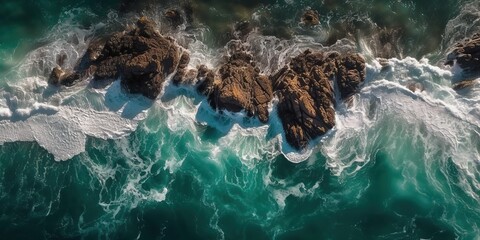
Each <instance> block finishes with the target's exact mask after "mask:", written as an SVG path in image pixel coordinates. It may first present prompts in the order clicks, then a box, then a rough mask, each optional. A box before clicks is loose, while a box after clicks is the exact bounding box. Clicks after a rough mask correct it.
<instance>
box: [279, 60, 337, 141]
mask: <svg viewBox="0 0 480 240" xmlns="http://www.w3.org/2000/svg"><path fill="white" fill-rule="evenodd" d="M337 56H338V54H337V53H332V54H329V55H325V54H323V53H312V52H310V51H305V52H304V53H302V54H300V55H299V56H297V57H295V58H294V59H292V61H291V62H290V64H289V65H288V66H285V67H284V68H282V69H281V70H280V71H279V72H278V73H276V74H275V75H273V76H272V79H273V82H274V89H275V94H276V95H277V96H278V98H279V103H278V115H279V117H280V120H281V121H282V125H283V129H284V130H285V135H286V140H287V142H288V143H289V144H290V145H292V146H293V147H295V148H297V149H302V148H305V147H306V146H307V145H308V142H309V141H310V140H312V139H314V138H316V137H318V136H320V135H323V134H324V133H325V132H327V131H328V130H329V129H331V128H332V127H333V126H334V125H335V110H334V109H333V105H334V92H333V85H332V83H331V82H330V80H329V77H333V76H334V75H335V72H336V66H335V65H336V64H335V59H336V57H337Z"/></svg>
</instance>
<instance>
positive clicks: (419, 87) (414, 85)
mask: <svg viewBox="0 0 480 240" xmlns="http://www.w3.org/2000/svg"><path fill="white" fill-rule="evenodd" d="M407 88H408V90H410V91H412V92H416V91H419V92H423V90H425V87H424V86H423V84H422V83H420V82H416V81H408V82H407Z"/></svg>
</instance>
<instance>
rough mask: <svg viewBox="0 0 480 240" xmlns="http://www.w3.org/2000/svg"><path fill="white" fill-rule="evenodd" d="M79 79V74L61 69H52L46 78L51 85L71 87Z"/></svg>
mask: <svg viewBox="0 0 480 240" xmlns="http://www.w3.org/2000/svg"><path fill="white" fill-rule="evenodd" d="M79 79H80V74H78V73H76V72H71V71H65V70H63V69H62V68H61V67H55V68H53V70H52V72H51V73H50V76H49V78H48V83H50V84H52V85H64V86H72V85H73V84H75V82H77V81H78V80H79Z"/></svg>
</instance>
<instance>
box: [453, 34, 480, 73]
mask: <svg viewBox="0 0 480 240" xmlns="http://www.w3.org/2000/svg"><path fill="white" fill-rule="evenodd" d="M455 61H456V63H457V64H458V66H460V68H462V69H463V70H464V71H465V72H466V73H469V74H473V73H478V72H480V33H476V34H474V35H473V36H472V37H471V38H467V39H465V40H463V41H462V42H459V43H457V44H455V46H454V47H453V49H452V50H451V51H450V53H449V54H448V55H447V61H446V62H445V64H446V65H451V66H452V65H453V64H454V62H455Z"/></svg>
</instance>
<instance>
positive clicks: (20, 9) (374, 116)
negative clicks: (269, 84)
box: [0, 0, 480, 239]
mask: <svg viewBox="0 0 480 240" xmlns="http://www.w3.org/2000/svg"><path fill="white" fill-rule="evenodd" d="M437 2H438V1H376V0H375V1H363V2H355V3H351V2H350V1H345V3H344V2H342V3H338V2H337V1H299V2H293V1H292V2H290V1H262V2H261V3H257V2H253V1H252V2H244V3H241V2H240V1H236V2H235V4H233V5H229V4H226V3H217V2H214V1H198V2H194V3H193V5H194V9H197V11H199V13H197V14H196V15H195V16H196V19H195V21H196V23H195V24H194V26H193V27H192V28H181V29H179V30H177V31H174V32H170V34H171V35H173V36H174V37H175V38H176V39H177V41H179V42H189V41H188V40H191V39H195V40H196V41H190V44H189V46H188V47H187V49H188V50H189V51H190V52H191V57H192V63H191V66H190V67H195V65H196V64H199V63H207V64H208V65H210V66H212V67H213V66H215V64H217V62H216V59H218V58H219V57H220V56H221V54H222V53H221V51H220V50H221V46H222V44H223V43H224V41H225V39H224V36H223V34H224V33H225V31H226V29H227V27H228V25H229V24H230V23H231V21H236V20H241V19H245V18H247V19H250V20H252V21H257V20H255V19H259V20H258V24H259V29H260V30H259V31H258V32H257V33H255V34H253V35H252V36H251V37H250V38H248V39H247V42H248V43H249V44H250V45H252V46H253V47H252V49H253V50H252V53H253V54H254V56H255V57H256V59H257V61H258V62H259V64H258V66H259V67H260V68H261V70H262V71H264V72H266V73H268V72H270V71H273V70H272V69H275V68H276V67H279V66H283V64H284V63H285V62H286V61H287V59H285V58H284V57H283V56H285V55H295V54H298V53H299V52H302V51H303V50H304V49H306V48H314V49H323V46H325V45H326V42H328V41H329V40H328V39H329V37H328V33H329V32H331V31H333V28H334V27H335V26H339V25H338V24H340V25H341V23H343V22H348V21H351V22H355V23H356V24H358V25H355V27H356V28H358V29H360V30H359V32H358V34H357V36H356V37H354V38H353V40H352V41H351V42H349V41H345V42H342V44H341V45H342V46H348V47H351V48H354V49H356V50H358V51H360V52H362V53H363V54H364V55H365V56H366V58H367V62H368V66H367V72H368V77H367V81H366V83H365V85H364V86H363V87H362V89H361V91H360V92H359V93H358V94H357V95H356V96H355V97H354V100H353V102H352V105H351V106H350V107H347V106H344V105H343V104H340V105H339V106H337V116H336V125H337V126H336V128H335V129H334V130H333V131H331V132H330V133H329V134H327V135H326V136H325V137H323V138H321V139H319V140H318V141H317V142H316V143H314V144H313V145H312V146H311V147H310V148H309V149H308V150H307V151H306V152H304V153H290V152H289V151H288V148H286V147H285V145H284V144H283V141H282V132H281V130H279V129H280V128H281V124H280V123H279V122H278V118H276V117H275V106H272V110H271V111H272V116H273V117H272V119H271V120H270V121H269V123H268V124H266V125H261V124H260V123H259V122H256V121H252V120H249V119H245V118H244V117H243V116H242V115H234V114H233V115H231V116H225V115H220V114H218V113H215V112H214V111H213V110H212V109H210V108H209V106H208V104H206V101H205V99H203V98H202V97H201V96H199V95H198V94H197V93H196V92H195V91H194V90H193V89H192V88H188V87H185V88H177V87H173V86H168V85H167V86H166V88H165V91H164V93H163V95H162V96H161V97H160V98H159V99H157V100H156V101H154V102H149V101H147V100H146V99H143V98H141V97H138V96H132V95H127V94H125V93H123V92H122V91H121V90H120V88H119V84H116V83H114V84H112V85H111V86H109V87H107V89H106V90H95V89H91V88H89V87H88V86H87V84H86V83H80V84H78V85H77V86H75V87H72V88H62V89H52V88H51V87H49V86H48V85H47V84H46V78H47V76H48V73H49V71H50V70H51V68H52V67H53V66H54V65H55V57H56V55H57V54H58V53H60V52H62V51H63V52H65V53H66V54H67V55H68V60H67V66H73V65H74V64H75V61H76V59H77V58H78V57H79V56H81V54H82V52H83V51H85V49H86V46H87V44H88V41H89V39H91V38H92V37H93V36H95V35H99V34H102V33H104V32H108V31H109V30H110V29H113V28H115V26H117V25H119V24H120V25H121V24H123V23H128V22H133V21H134V19H135V16H131V15H128V14H127V15H123V14H121V13H119V12H118V11H117V9H118V6H119V3H118V2H115V1H111V2H103V1H82V2H74V1H65V2H63V3H62V4H57V5H55V4H52V3H51V2H49V1H31V2H29V1H24V2H18V1H9V2H7V4H5V7H2V8H1V9H0V13H2V11H3V12H4V14H0V16H2V18H4V19H0V48H1V49H0V52H1V54H0V59H1V60H0V61H1V62H2V64H1V69H0V76H1V79H2V83H3V86H4V87H3V88H2V89H1V90H0V91H1V93H2V94H1V97H0V120H1V121H0V127H1V129H2V130H1V132H0V143H2V145H1V146H0V234H1V235H0V236H2V237H1V238H2V239H3V238H5V239H79V238H85V239H456V238H459V239H477V238H478V236H479V235H480V230H479V227H480V226H479V225H480V204H479V200H480V195H479V194H480V167H479V164H478V163H479V160H480V127H479V126H480V94H479V93H480V86H478V84H477V85H475V86H473V87H472V89H470V90H469V91H463V92H455V91H454V90H452V89H451V79H452V73H451V71H450V69H444V68H443V66H442V64H441V62H437V60H438V59H440V58H441V56H444V54H445V50H446V49H445V46H444V45H445V43H446V42H449V41H450V40H451V39H454V38H458V35H455V34H452V33H451V30H452V29H453V28H451V26H457V27H458V28H456V29H459V28H460V27H462V26H463V27H464V28H465V31H463V32H464V35H465V34H468V32H469V31H472V30H474V29H478V28H477V26H476V25H475V24H476V22H475V21H465V18H458V17H457V16H461V15H462V14H464V13H465V7H464V6H469V8H468V9H469V11H470V9H477V12H478V9H480V3H477V2H467V1H461V2H457V1H445V2H442V4H439V3H437ZM166 6H175V4H173V5H172V4H170V5H168V4H166V3H165V5H164V4H163V3H162V4H160V3H158V4H157V5H156V7H155V8H152V9H150V11H147V12H145V14H147V15H149V16H151V17H152V18H153V19H155V21H157V22H159V24H160V26H163V25H162V20H161V18H160V17H159V16H160V14H161V13H162V11H163V10H165V9H166V8H167V7H166ZM306 7H311V8H313V9H316V10H318V12H319V13H320V14H321V16H322V17H321V20H322V24H321V25H320V26H317V27H316V28H314V29H304V28H302V27H301V26H300V25H299V24H298V19H299V16H300V15H301V11H302V10H303V9H305V8H306ZM12 10H17V11H12ZM292 11H293V12H295V14H292ZM473 12H475V11H473ZM467 15H468V14H467ZM469 16H470V17H472V18H473V17H475V14H470V15H469ZM5 19H6V20H5ZM4 20H5V21H4ZM353 20H355V21H353ZM218 22H220V23H223V24H219V23H218ZM371 23H373V25H377V26H381V27H400V28H401V29H403V31H404V32H403V36H404V39H403V40H402V41H400V42H399V44H400V46H399V47H400V48H401V49H402V53H403V54H402V55H403V57H398V58H391V59H389V60H388V62H389V65H390V68H388V69H382V67H381V66H380V65H379V63H378V61H377V60H376V59H375V56H374V55H373V54H372V52H371V49H372V48H373V46H372V45H370V44H371V41H370V39H369V38H368V34H362V31H372V29H371V26H370V25H369V24H371ZM365 24H366V25H365ZM278 26H284V27H285V29H283V30H282V29H281V28H280V27H278ZM362 26H363V27H362ZM460 29H461V28H460ZM13 30H14V31H13ZM272 35H273V36H272ZM408 56H412V57H416V58H412V57H408ZM422 56H426V58H422ZM412 81H414V82H417V83H420V84H422V85H423V87H424V88H425V90H424V91H423V92H418V91H417V92H414V93H413V92H411V91H409V90H408V89H407V88H406V86H407V84H408V83H410V82H412Z"/></svg>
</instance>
